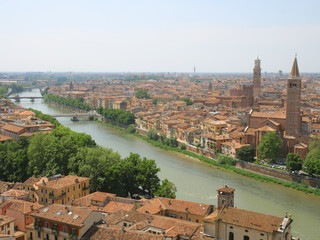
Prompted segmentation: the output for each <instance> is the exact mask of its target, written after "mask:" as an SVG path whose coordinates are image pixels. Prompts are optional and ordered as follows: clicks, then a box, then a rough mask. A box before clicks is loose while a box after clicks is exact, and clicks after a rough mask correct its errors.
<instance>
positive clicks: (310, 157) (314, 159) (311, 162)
mask: <svg viewBox="0 0 320 240" xmlns="http://www.w3.org/2000/svg"><path fill="white" fill-rule="evenodd" d="M304 170H305V171H306V172H307V173H309V174H320V139H319V138H317V137H316V138H314V139H313V140H312V141H311V142H310V143H309V152H308V154H307V156H306V159H305V161H304Z"/></svg>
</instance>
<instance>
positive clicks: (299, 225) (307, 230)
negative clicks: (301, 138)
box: [18, 89, 320, 240]
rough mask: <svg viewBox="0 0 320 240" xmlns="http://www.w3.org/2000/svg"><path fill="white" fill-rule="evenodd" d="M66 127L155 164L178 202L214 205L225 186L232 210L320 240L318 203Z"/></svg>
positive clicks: (100, 132)
mask: <svg viewBox="0 0 320 240" xmlns="http://www.w3.org/2000/svg"><path fill="white" fill-rule="evenodd" d="M19 95H20V96H41V95H40V92H39V90H38V89H33V90H32V91H26V92H23V93H20V94H19ZM18 104H19V105H21V106H23V107H26V108H29V107H31V108H34V109H36V110H39V111H42V112H43V113H46V114H54V113H67V112H69V111H68V110H65V109H62V108H61V107H58V106H56V105H54V104H49V103H45V102H44V101H43V100H42V99H36V100H35V102H33V103H32V102H30V100H28V99H23V100H21V102H20V103H18ZM58 120H59V121H60V122H61V123H62V124H63V125H64V126H66V127H69V128H70V129H72V130H73V131H76V132H84V133H87V134H89V135H91V136H92V138H93V139H94V140H95V141H96V143H97V144H99V145H101V146H104V147H108V148H112V149H113V150H114V151H117V152H119V153H120V154H121V155H122V156H123V157H125V156H128V155H129V153H130V152H134V153H139V154H140V156H142V157H147V158H150V159H154V160H155V161H156V163H157V165H158V166H159V167H160V169H161V172H160V174H159V176H160V178H161V179H164V178H168V179H169V180H170V181H172V182H174V183H175V184H176V186H177V188H178V191H177V199H182V200H187V201H194V202H202V203H210V204H215V205H216V201H217V200H216V195H217V194H216V190H217V189H218V188H220V187H221V186H223V185H224V184H227V185H228V186H230V187H233V188H235V189H236V191H235V206H236V207H238V208H242V209H246V210H251V211H256V212H261V213H265V214H271V215H276V216H279V217H284V216H285V214H286V212H287V213H289V214H292V218H293V220H294V221H293V231H292V232H293V235H294V236H297V237H300V238H302V239H304V240H318V239H320V237H319V236H320V197H316V196H314V195H307V194H305V193H302V192H299V191H296V190H293V189H290V188H286V187H283V186H280V185H276V184H271V183H262V182H259V181H257V180H254V179H251V178H248V177H244V176H241V175H238V174H234V173H230V172H224V171H221V170H217V169H215V168H213V167H211V166H208V165H206V164H203V163H200V162H197V161H195V160H193V159H191V158H189V157H185V156H183V155H181V154H179V153H172V152H166V151H164V150H162V149H159V148H156V147H154V146H152V145H150V144H148V143H146V142H144V141H143V140H141V139H139V138H137V137H134V136H132V135H129V134H126V133H122V132H119V131H118V130H115V129H113V128H110V127H107V126H106V125H104V124H102V123H98V122H94V121H79V122H72V121H71V120H70V118H58Z"/></svg>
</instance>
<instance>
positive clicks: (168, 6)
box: [0, 0, 320, 72]
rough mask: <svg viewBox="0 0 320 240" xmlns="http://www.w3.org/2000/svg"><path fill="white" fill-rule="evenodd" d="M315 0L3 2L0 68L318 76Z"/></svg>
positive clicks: (318, 5)
mask: <svg viewBox="0 0 320 240" xmlns="http://www.w3.org/2000/svg"><path fill="white" fill-rule="evenodd" d="M319 9H320V1H318V0H313V1H312V0H304V1H301V0H259V1H257V0H224V1H223V0H110V1H109V0H54V1H53V0H51V1H49V0H27V1H26V0H1V1H0V11H1V13H0V72H10V71H11V72H12V71H22V72H23V71H59V72H70V71H72V72H193V69H194V66H195V67H196V71H197V72H251V71H252V69H253V64H254V59H256V58H257V57H259V58H260V59H261V67H262V71H263V72H278V70H282V71H283V72H289V71H290V70H291V66H292V63H293V60H294V56H295V54H297V57H298V63H299V70H300V72H320V65H319V63H320V61H319V56H320V46H319V44H320V15H319Z"/></svg>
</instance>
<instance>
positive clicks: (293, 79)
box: [286, 57, 301, 135]
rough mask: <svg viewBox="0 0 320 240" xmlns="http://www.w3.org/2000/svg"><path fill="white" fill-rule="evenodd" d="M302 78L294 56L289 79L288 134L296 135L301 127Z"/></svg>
mask: <svg viewBox="0 0 320 240" xmlns="http://www.w3.org/2000/svg"><path fill="white" fill-rule="evenodd" d="M300 102H301V78H300V74H299V69H298V62H297V57H295V58H294V61H293V66H292V69H291V73H290V77H289V78H288V81H287V108H286V117H287V119H286V121H287V122H286V134H287V135H295V134H297V133H299V132H300V128H301V113H300Z"/></svg>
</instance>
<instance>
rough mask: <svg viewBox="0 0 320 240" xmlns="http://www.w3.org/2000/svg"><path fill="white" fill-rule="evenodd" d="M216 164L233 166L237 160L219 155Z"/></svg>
mask: <svg viewBox="0 0 320 240" xmlns="http://www.w3.org/2000/svg"><path fill="white" fill-rule="evenodd" d="M217 162H218V163H220V164H224V165H230V166H234V165H236V163H237V160H235V159H234V158H233V157H230V156H227V155H224V154H219V156H218V158H217Z"/></svg>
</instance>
